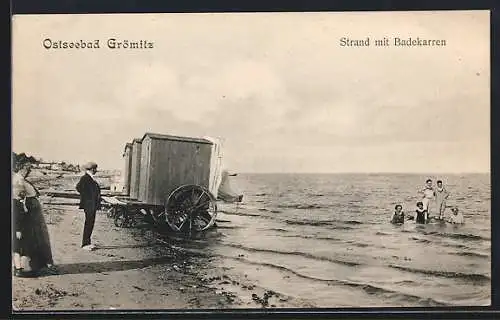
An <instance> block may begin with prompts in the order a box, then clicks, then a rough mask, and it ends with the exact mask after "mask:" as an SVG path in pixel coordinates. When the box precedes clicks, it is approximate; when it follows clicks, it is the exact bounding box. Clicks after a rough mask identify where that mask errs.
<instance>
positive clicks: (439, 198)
mask: <svg viewBox="0 0 500 320" xmlns="http://www.w3.org/2000/svg"><path fill="white" fill-rule="evenodd" d="M435 194H436V207H437V210H438V211H439V219H440V220H442V219H443V218H444V210H445V209H446V199H448V196H449V195H450V193H449V192H448V190H446V189H445V188H444V187H443V181H441V180H438V181H437V188H436V193H435Z"/></svg>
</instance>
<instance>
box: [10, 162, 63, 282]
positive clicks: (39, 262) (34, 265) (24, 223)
mask: <svg viewBox="0 0 500 320" xmlns="http://www.w3.org/2000/svg"><path fill="white" fill-rule="evenodd" d="M30 172H31V165H30V164H29V163H16V164H14V174H13V176H12V197H13V206H12V207H13V220H14V224H13V225H14V230H13V232H12V234H13V239H12V240H13V241H12V243H13V251H14V268H15V271H14V274H15V276H18V277H37V276H39V275H40V274H41V272H42V271H43V270H44V269H45V271H48V272H50V273H53V272H54V271H55V270H54V268H53V263H54V261H53V259H52V250H51V247H50V238H49V232H48V229H47V224H46V223H45V219H44V217H43V213H42V207H41V205H40V202H39V201H38V196H39V193H38V191H37V190H36V188H35V187H34V186H33V185H32V184H31V183H29V182H28V181H27V180H26V177H27V176H28V175H29V173H30Z"/></svg>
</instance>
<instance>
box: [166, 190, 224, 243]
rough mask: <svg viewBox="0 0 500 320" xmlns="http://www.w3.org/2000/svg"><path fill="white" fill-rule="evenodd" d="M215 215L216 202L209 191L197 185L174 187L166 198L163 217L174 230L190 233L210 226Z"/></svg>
mask: <svg viewBox="0 0 500 320" xmlns="http://www.w3.org/2000/svg"><path fill="white" fill-rule="evenodd" d="M216 216H217V203H216V199H215V197H214V196H213V195H212V194H210V192H209V191H208V190H207V189H205V188H203V187H201V186H198V185H185V186H181V187H179V188H177V189H175V190H174V191H173V192H172V193H171V194H170V196H169V197H168V199H167V203H166V205H165V218H166V221H167V224H168V225H169V226H170V228H172V230H174V231H175V232H184V233H189V234H190V233H191V232H193V231H195V232H199V231H204V230H206V229H208V228H210V227H211V226H212V225H213V224H214V222H215V218H216Z"/></svg>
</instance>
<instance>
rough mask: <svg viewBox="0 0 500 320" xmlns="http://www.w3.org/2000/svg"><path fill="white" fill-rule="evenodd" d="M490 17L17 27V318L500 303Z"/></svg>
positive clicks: (302, 16)
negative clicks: (495, 283)
mask: <svg viewBox="0 0 500 320" xmlns="http://www.w3.org/2000/svg"><path fill="white" fill-rule="evenodd" d="M490 90H491V89H490V12H489V11H487V10H469V11H407V12H405V11H399V12H396V11H394V12H382V11H381V12H279V13H278V12H267V13H175V14H174V13H161V14H160V13H156V14H57V15H56V14H54V15H52V14H43V15H14V16H13V17H12V119H11V121H12V237H11V238H12V250H11V253H12V308H13V310H14V312H15V311H20V312H22V311H59V310H62V311H69V310H77V311H83V310H106V311H109V310H116V311H120V310H195V309H200V310H201V309H203V310H207V309H208V310H214V311H216V310H221V309H255V310H268V311H269V310H280V309H282V308H360V307H427V308H428V307H466V306H467V307H468V306H490V304H491V173H490Z"/></svg>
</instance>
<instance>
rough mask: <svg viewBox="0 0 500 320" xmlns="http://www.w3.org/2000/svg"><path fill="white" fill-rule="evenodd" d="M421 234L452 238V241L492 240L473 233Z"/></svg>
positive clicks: (437, 232)
mask: <svg viewBox="0 0 500 320" xmlns="http://www.w3.org/2000/svg"><path fill="white" fill-rule="evenodd" d="M421 233H423V234H425V235H433V236H440V237H446V238H452V239H463V240H486V241H488V240H491V239H490V238H488V237H482V236H479V235H475V234H471V233H467V234H464V233H447V232H439V231H421Z"/></svg>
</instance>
